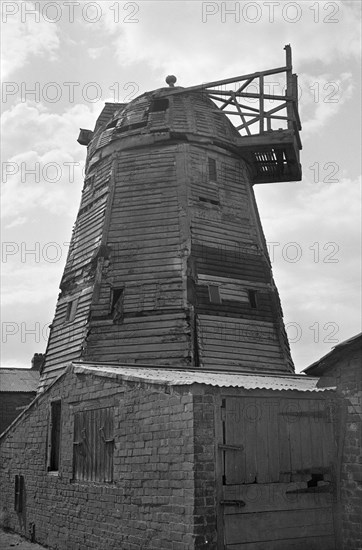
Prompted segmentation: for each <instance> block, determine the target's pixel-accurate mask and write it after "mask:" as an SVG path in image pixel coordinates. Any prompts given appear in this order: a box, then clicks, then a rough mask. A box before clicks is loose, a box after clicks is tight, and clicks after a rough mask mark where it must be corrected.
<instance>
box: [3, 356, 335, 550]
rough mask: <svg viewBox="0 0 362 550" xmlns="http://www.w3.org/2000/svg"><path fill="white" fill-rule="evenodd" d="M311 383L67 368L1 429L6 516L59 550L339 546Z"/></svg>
mask: <svg viewBox="0 0 362 550" xmlns="http://www.w3.org/2000/svg"><path fill="white" fill-rule="evenodd" d="M317 382H318V379H317V378H312V377H311V378H309V377H306V376H301V375H299V376H298V375H288V374H284V375H270V374H269V375H268V374H265V375H255V374H250V373H249V374H246V373H245V374H242V373H222V372H213V371H209V372H205V371H188V372H186V371H185V370H176V369H173V368H169V369H165V368H158V369H155V368H151V367H142V368H141V367H132V366H123V367H122V366H121V365H119V366H117V367H115V366H112V365H96V364H84V363H73V364H71V365H69V366H68V368H67V369H66V370H65V372H64V373H63V374H62V375H61V376H60V378H58V380H57V381H55V382H54V383H53V384H52V385H50V386H48V388H47V389H46V390H45V392H44V393H43V394H39V396H38V397H37V399H36V400H35V401H34V402H33V403H32V404H31V405H30V407H29V408H28V409H27V410H26V411H25V412H23V413H22V415H21V417H20V418H18V420H17V424H16V426H15V427H14V426H13V427H12V428H10V429H9V431H8V432H7V433H5V435H4V438H5V441H3V444H2V446H1V460H2V469H1V494H2V497H3V498H4V503H7V505H5V508H4V509H3V511H2V514H3V518H4V520H5V521H6V524H7V525H8V527H10V528H11V529H14V530H16V531H18V532H21V533H23V534H28V533H29V534H30V535H32V537H33V538H34V539H35V540H36V541H38V542H41V543H43V544H46V545H49V546H50V547H51V548H57V549H60V550H83V549H88V548H94V549H97V550H119V548H122V550H137V549H143V548H144V549H146V548H147V549H149V550H156V549H157V550H161V549H162V550H191V549H216V548H227V549H232V548H235V547H243V546H244V547H245V548H263V547H264V548H268V549H273V548H274V549H279V548H291V546H290V545H291V544H293V548H296V549H300V550H302V549H304V548H306V545H307V546H308V548H310V549H311V550H312V549H314V550H327V549H328V550H329V549H331V548H335V546H334V538H335V533H334V525H333V514H334V499H333V493H332V491H333V470H332V469H331V462H333V458H334V439H333V423H332V422H331V415H330V408H331V406H332V404H333V395H334V392H333V391H331V390H328V389H318V388H317ZM4 438H3V439H4ZM321 441H323V444H322V445H321ZM322 446H323V452H322ZM14 499H15V510H14V505H13V503H14ZM4 520H3V521H4ZM239 545H241V546H239Z"/></svg>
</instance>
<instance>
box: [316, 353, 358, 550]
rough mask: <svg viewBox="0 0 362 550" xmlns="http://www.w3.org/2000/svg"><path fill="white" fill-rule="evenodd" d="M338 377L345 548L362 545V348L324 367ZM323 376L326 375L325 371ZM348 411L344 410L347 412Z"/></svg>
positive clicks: (341, 495) (342, 521)
mask: <svg viewBox="0 0 362 550" xmlns="http://www.w3.org/2000/svg"><path fill="white" fill-rule="evenodd" d="M324 374H325V376H328V377H334V378H335V380H336V383H337V390H338V394H339V397H340V403H341V406H340V407H339V409H340V411H341V413H342V414H341V421H342V425H341V429H340V440H339V447H340V464H339V468H340V498H341V530H342V537H341V538H342V541H341V544H342V547H343V548H342V549H341V550H361V548H362V521H361V518H362V455H361V448H362V366H361V353H360V351H358V350H348V349H346V350H345V353H344V354H343V356H339V357H338V361H337V362H335V363H334V364H332V365H331V366H329V365H328V366H327V367H326V368H325V369H324ZM322 378H323V375H322ZM343 411H344V412H343Z"/></svg>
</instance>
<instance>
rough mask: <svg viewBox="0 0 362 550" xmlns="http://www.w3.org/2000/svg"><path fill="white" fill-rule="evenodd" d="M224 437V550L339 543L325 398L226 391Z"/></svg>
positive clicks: (316, 548)
mask: <svg viewBox="0 0 362 550" xmlns="http://www.w3.org/2000/svg"><path fill="white" fill-rule="evenodd" d="M221 428H222V429H221V432H220V433H221V435H220V439H221V441H220V442H219V464H220V470H219V471H220V476H221V480H220V485H219V487H220V491H219V496H220V502H219V514H220V515H219V521H220V529H219V530H220V531H221V532H222V533H221V535H220V540H219V549H223V550H224V549H225V550H305V549H308V550H335V542H334V540H335V537H334V530H333V500H334V497H333V471H334V466H333V464H334V455H335V445H334V439H333V429H332V428H333V424H332V422H331V418H330V410H329V407H328V404H327V401H326V400H322V399H313V398H312V399H311V398H308V399H299V398H298V399H295V398H279V397H278V398H269V397H268V398H265V397H262V398H261V397H259V398H252V397H242V398H241V397H226V398H225V399H223V400H222V408H221Z"/></svg>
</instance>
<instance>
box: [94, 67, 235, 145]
mask: <svg viewBox="0 0 362 550" xmlns="http://www.w3.org/2000/svg"><path fill="white" fill-rule="evenodd" d="M167 82H168V83H169V87H167V88H166V87H165V88H159V89H158V90H154V91H152V92H146V93H144V94H142V95H140V96H139V97H137V98H135V99H134V100H132V101H131V102H130V103H127V104H114V107H113V108H112V104H110V103H108V104H107V105H106V108H105V109H104V110H103V112H102V114H101V115H100V117H99V119H98V121H97V124H96V127H95V135H94V138H93V140H92V145H91V149H92V150H93V151H94V150H95V149H98V148H99V147H103V146H104V145H107V144H108V143H109V142H110V141H113V140H115V139H122V138H123V137H126V136H127V137H128V136H131V135H132V136H135V135H138V134H142V135H144V134H154V133H161V132H170V133H172V135H173V136H174V137H176V136H175V134H183V135H187V136H188V139H192V135H194V136H199V137H203V138H209V139H212V140H213V141H218V142H224V143H225V144H226V143H228V144H230V142H231V143H235V140H236V139H237V138H239V137H240V136H239V133H238V131H237V130H236V128H235V127H234V126H233V125H232V123H231V122H230V120H229V119H228V117H227V116H226V115H225V114H224V113H223V112H222V111H221V110H220V109H219V108H218V107H217V106H216V105H215V104H214V103H213V101H212V100H211V99H209V98H208V97H207V95H206V93H203V91H202V90H201V91H191V90H190V91H188V90H187V88H182V87H180V86H174V84H175V82H176V77H174V76H173V75H170V76H168V77H167ZM105 111H107V115H108V116H107V117H106V116H105V114H106V113H105ZM110 111H113V116H112V115H111V113H110ZM105 118H107V121H106V120H104V119H105Z"/></svg>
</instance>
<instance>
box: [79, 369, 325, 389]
mask: <svg viewBox="0 0 362 550" xmlns="http://www.w3.org/2000/svg"><path fill="white" fill-rule="evenodd" d="M72 365H73V367H72V368H73V372H74V373H76V374H77V373H79V374H95V375H97V376H104V377H109V378H115V379H117V378H119V379H122V380H132V381H145V382H149V383H152V384H166V385H170V386H189V385H191V384H207V385H210V386H219V387H224V388H232V387H234V388H244V389H247V390H255V389H267V390H297V391H325V390H327V389H334V388H318V387H317V383H318V380H319V378H313V377H310V376H305V375H303V374H302V375H298V374H295V375H283V374H280V375H279V374H253V373H228V372H215V371H205V370H198V371H189V370H178V369H172V368H169V367H168V368H166V369H163V368H154V367H132V366H119V367H118V366H111V365H98V364H94V363H92V364H90V363H76V362H74V363H73V364H72Z"/></svg>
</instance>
